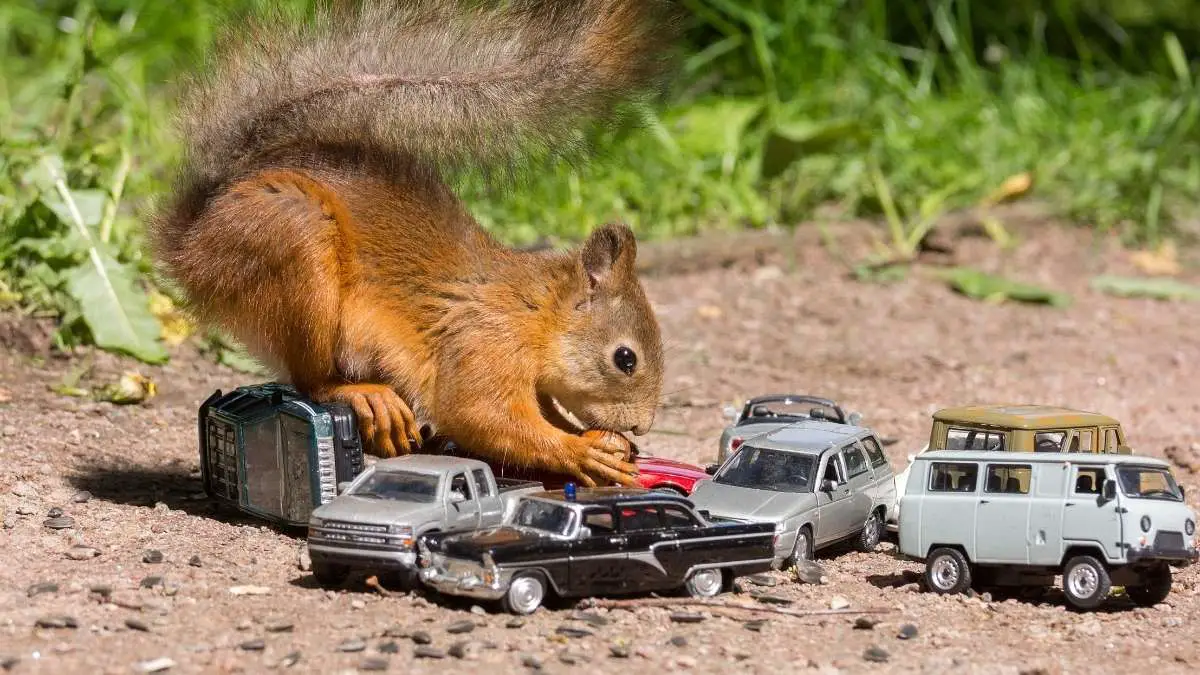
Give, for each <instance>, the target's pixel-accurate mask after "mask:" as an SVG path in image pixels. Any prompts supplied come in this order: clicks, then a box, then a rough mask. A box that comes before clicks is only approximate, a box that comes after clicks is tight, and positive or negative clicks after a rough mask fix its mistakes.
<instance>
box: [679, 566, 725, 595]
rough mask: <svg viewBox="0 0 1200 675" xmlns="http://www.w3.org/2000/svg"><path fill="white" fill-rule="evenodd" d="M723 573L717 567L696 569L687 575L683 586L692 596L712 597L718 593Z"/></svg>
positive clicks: (723, 577) (723, 578)
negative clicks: (690, 574)
mask: <svg viewBox="0 0 1200 675" xmlns="http://www.w3.org/2000/svg"><path fill="white" fill-rule="evenodd" d="M724 586H725V575H724V574H722V573H721V570H718V569H707V570H696V571H695V572H693V573H692V576H690V577H688V580H687V583H686V584H684V588H686V589H687V592H688V595H690V596H692V597H693V598H712V597H715V596H717V595H720V593H721V589H722V588H723V587H724Z"/></svg>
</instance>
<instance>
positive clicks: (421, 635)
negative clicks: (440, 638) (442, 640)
mask: <svg viewBox="0 0 1200 675" xmlns="http://www.w3.org/2000/svg"><path fill="white" fill-rule="evenodd" d="M408 637H409V639H410V640H412V641H413V642H415V643H416V644H419V645H427V644H429V643H431V642H433V637H431V636H430V635H429V633H426V632H425V631H423V630H418V631H413V633H412V635H409V636H408Z"/></svg>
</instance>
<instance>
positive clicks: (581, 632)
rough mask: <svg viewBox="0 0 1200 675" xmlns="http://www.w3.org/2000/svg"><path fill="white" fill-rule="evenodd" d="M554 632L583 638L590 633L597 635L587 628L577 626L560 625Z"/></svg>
mask: <svg viewBox="0 0 1200 675" xmlns="http://www.w3.org/2000/svg"><path fill="white" fill-rule="evenodd" d="M554 632H555V633H557V634H559V635H563V636H565V637H569V638H581V637H587V636H589V635H595V633H593V632H592V631H590V630H588V629H586V628H576V627H574V626H559V627H558V628H556V629H555V630H554Z"/></svg>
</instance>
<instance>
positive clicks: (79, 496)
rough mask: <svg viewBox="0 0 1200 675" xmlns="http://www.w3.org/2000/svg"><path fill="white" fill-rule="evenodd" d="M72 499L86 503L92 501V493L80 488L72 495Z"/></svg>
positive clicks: (78, 502) (79, 502)
mask: <svg viewBox="0 0 1200 675" xmlns="http://www.w3.org/2000/svg"><path fill="white" fill-rule="evenodd" d="M71 501H73V502H75V503H76V504H86V503H88V502H90V501H92V493H90V492H88V491H87V490H80V491H79V492H76V493H75V494H74V495H72V496H71Z"/></svg>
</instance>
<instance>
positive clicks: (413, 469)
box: [308, 455, 543, 585]
mask: <svg viewBox="0 0 1200 675" xmlns="http://www.w3.org/2000/svg"><path fill="white" fill-rule="evenodd" d="M542 489H543V485H542V483H540V482H537V481H520V480H512V479H503V478H497V477H496V476H495V475H494V474H493V473H492V469H491V467H489V466H488V465H487V464H486V463H484V462H481V461H478V460H474V459H467V458H461V457H448V456H440V455H408V456H405V457H395V458H392V459H384V460H380V461H378V462H375V464H374V465H373V466H371V467H369V468H367V469H366V470H365V471H363V472H362V473H361V474H359V476H358V477H357V478H355V479H354V480H353V481H351V482H349V483H343V484H341V485H339V490H338V492H339V493H340V494H339V496H338V497H337V498H336V499H334V500H333V501H331V502H330V503H328V504H325V505H323V506H321V507H319V508H317V509H315V510H314V511H313V513H312V517H311V518H310V520H309V523H308V553H309V557H311V558H312V571H313V576H315V577H316V578H317V581H318V582H319V583H321V584H323V585H337V584H341V583H342V582H343V581H344V580H345V578H346V576H347V575H348V574H349V573H350V571H351V570H355V569H369V570H373V571H378V572H381V573H398V575H397V576H398V577H399V580H400V582H401V584H402V585H412V584H415V583H416V582H417V579H416V571H417V566H416V563H417V560H416V549H415V545H414V542H415V541H416V539H417V538H418V537H420V536H421V535H423V534H428V533H432V532H458V531H465V530H474V529H478V528H484V527H492V526H494V525H499V524H500V523H501V522H502V521H503V520H504V519H505V517H506V516H507V515H508V513H509V512H510V511H511V510H512V507H513V505H514V504H515V503H516V501H517V498H518V497H520V496H521V495H524V494H528V493H532V492H537V491H539V490H542Z"/></svg>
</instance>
